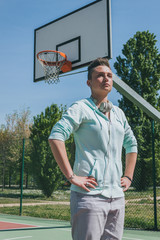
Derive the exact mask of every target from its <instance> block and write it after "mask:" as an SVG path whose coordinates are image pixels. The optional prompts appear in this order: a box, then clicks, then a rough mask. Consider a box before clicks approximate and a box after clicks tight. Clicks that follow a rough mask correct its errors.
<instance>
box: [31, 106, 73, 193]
mask: <svg viewBox="0 0 160 240" xmlns="http://www.w3.org/2000/svg"><path fill="white" fill-rule="evenodd" d="M65 110H66V108H65V107H64V108H63V107H62V106H61V108H60V109H59V108H58V106H57V105H56V104H53V105H51V106H50V107H47V108H46V109H45V112H44V113H43V112H42V113H41V114H40V115H37V116H36V117H34V123H33V125H32V128H31V140H32V144H33V152H32V162H33V171H34V176H35V178H36V182H37V185H38V187H39V188H40V189H41V190H42V191H43V193H44V195H45V196H47V197H50V196H51V194H52V192H53V191H54V190H56V189H57V188H58V187H59V186H61V185H62V182H63V179H64V177H63V175H62V173H61V171H60V169H59V167H58V165H57V163H56V161H55V159H54V157H53V154H52V152H51V149H50V146H49V143H48V137H49V135H50V133H51V129H52V127H53V126H54V125H55V123H56V122H57V121H58V120H59V119H60V118H61V116H62V113H63V112H64V111H65ZM73 144H74V143H73V137H71V138H70V139H69V140H68V141H67V142H66V148H67V154H68V157H69V159H72V158H73ZM71 162H72V161H71Z"/></svg>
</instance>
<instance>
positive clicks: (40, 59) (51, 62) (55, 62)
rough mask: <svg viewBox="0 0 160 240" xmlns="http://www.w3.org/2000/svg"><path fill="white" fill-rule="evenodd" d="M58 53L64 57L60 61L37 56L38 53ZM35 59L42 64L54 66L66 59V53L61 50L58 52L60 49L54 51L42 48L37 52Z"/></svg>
mask: <svg viewBox="0 0 160 240" xmlns="http://www.w3.org/2000/svg"><path fill="white" fill-rule="evenodd" d="M50 52H51V53H58V54H60V55H61V56H62V57H64V59H63V60H61V61H46V60H43V59H42V58H40V57H39V55H40V54H41V53H50ZM37 59H38V60H39V61H40V62H41V63H42V64H44V65H49V66H56V65H59V64H60V63H65V62H66V61H67V55H66V54H65V53H63V52H60V51H55V50H43V51H40V52H38V53H37Z"/></svg>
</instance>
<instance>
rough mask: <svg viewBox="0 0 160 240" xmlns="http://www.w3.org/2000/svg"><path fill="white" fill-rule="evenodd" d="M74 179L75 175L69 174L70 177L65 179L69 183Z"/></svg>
mask: <svg viewBox="0 0 160 240" xmlns="http://www.w3.org/2000/svg"><path fill="white" fill-rule="evenodd" d="M74 177H75V174H74V173H73V174H71V176H70V177H69V178H67V180H68V181H69V182H70V181H72V180H73V178H74Z"/></svg>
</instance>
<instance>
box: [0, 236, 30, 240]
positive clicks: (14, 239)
mask: <svg viewBox="0 0 160 240" xmlns="http://www.w3.org/2000/svg"><path fill="white" fill-rule="evenodd" d="M22 238H23V239H24V238H32V236H25V237H16V238H5V239H3V240H16V239H22Z"/></svg>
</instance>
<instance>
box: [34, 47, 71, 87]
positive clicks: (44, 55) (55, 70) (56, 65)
mask: <svg viewBox="0 0 160 240" xmlns="http://www.w3.org/2000/svg"><path fill="white" fill-rule="evenodd" d="M37 59H38V60H39V62H40V64H41V65H42V67H43V70H44V74H45V82H47V83H49V84H50V83H58V82H59V74H60V72H61V71H62V72H68V71H70V70H71V69H72V63H71V62H70V61H68V60H67V56H66V54H65V53H62V52H59V51H54V50H45V51H41V52H39V53H38V54H37Z"/></svg>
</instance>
